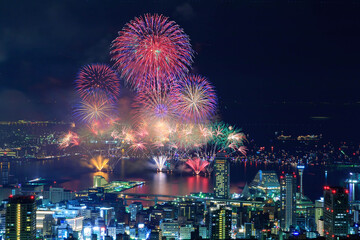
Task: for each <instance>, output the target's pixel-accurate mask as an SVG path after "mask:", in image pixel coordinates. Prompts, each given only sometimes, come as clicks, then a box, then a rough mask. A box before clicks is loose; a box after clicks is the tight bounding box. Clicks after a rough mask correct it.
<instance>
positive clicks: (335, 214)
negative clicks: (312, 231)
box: [324, 186, 349, 239]
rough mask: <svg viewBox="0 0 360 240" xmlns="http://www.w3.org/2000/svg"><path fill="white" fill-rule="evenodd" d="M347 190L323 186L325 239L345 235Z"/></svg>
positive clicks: (347, 219) (347, 214)
mask: <svg viewBox="0 0 360 240" xmlns="http://www.w3.org/2000/svg"><path fill="white" fill-rule="evenodd" d="M348 194H349V191H348V190H347V189H344V188H342V187H328V186H325V187H324V232H325V236H326V238H327V239H334V238H336V237H346V236H347V234H348V231H349V202H348V201H349V196H348Z"/></svg>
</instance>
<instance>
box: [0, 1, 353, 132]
mask: <svg viewBox="0 0 360 240" xmlns="http://www.w3.org/2000/svg"><path fill="white" fill-rule="evenodd" d="M359 10H360V1H358V0H353V1H346V0H339V1H326V0H322V1H316V0H309V1H300V0H288V1H281V0H277V1H270V0H269V1H265V0H257V1H255V0H253V1H246V0H217V1H210V0H192V1H175V0H146V1H137V0H114V1H110V0H98V1H95V0H89V1H85V0H72V1H64V0H61V1H60V0H59V1H48V0H47V1H36V0H34V1H28V0H24V1H19V0H1V1H0V83H1V85H0V86H1V87H0V109H1V113H0V120H16V119H43V120H45V119H58V120H67V119H69V118H70V116H71V104H72V100H73V92H72V91H73V90H72V89H73V80H74V78H75V76H76V73H77V71H78V69H79V68H80V67H81V66H82V65H84V64H89V63H94V62H105V63H110V62H109V53H108V52H109V47H110V43H111V41H112V40H113V39H114V38H115V37H116V36H117V32H118V31H119V30H121V29H122V27H123V26H124V24H125V23H126V22H128V21H129V20H131V19H133V18H134V17H135V16H139V15H142V14H144V13H148V12H149V13H161V14H164V15H165V16H168V17H170V18H171V19H172V20H175V21H176V22H177V23H178V24H179V25H180V26H181V27H182V28H183V29H184V30H185V32H186V33H187V34H188V35H189V36H190V38H191V43H192V45H193V48H194V49H195V51H196V52H197V55H196V57H195V62H194V64H193V70H192V71H193V72H196V73H201V74H202V75H204V76H207V77H208V78H209V80H210V81H212V82H213V84H214V85H215V87H216V89H217V93H218V96H219V103H220V104H219V107H220V110H219V111H220V115H221V116H222V118H223V119H224V120H226V121H228V122H232V123H236V124H238V125H239V126H244V128H245V129H246V126H252V125H264V124H265V125H266V124H290V125H291V124H293V125H294V126H296V124H300V125H301V124H305V125H306V124H310V125H311V124H313V123H314V124H315V125H317V124H323V123H324V124H325V125H326V124H327V122H328V123H329V124H328V125H329V129H330V130H331V128H340V129H341V130H339V131H340V132H342V131H343V130H346V129H350V128H354V129H356V131H357V130H359V127H358V126H357V125H358V122H359V120H360V117H359V115H360V107H359V106H360V104H359V102H360V97H359V93H358V91H359V87H360V82H359V79H360V68H359V66H360V57H359V54H360V45H359V43H360V14H359V12H360V11H359ZM319 116H320V117H328V119H325V120H319V119H318V118H317V120H316V119H315V120H314V118H311V117H319ZM319 122H320V123H319ZM330 123H331V124H330ZM301 126H302V125H301ZM330 130H329V131H330ZM353 131H355V130H353ZM353 131H352V132H353ZM356 135H357V134H356Z"/></svg>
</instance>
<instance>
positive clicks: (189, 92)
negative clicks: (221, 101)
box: [173, 75, 217, 122]
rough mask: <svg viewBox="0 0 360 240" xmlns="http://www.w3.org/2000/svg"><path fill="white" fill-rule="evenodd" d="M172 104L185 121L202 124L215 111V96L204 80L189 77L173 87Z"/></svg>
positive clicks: (193, 76)
mask: <svg viewBox="0 0 360 240" xmlns="http://www.w3.org/2000/svg"><path fill="white" fill-rule="evenodd" d="M173 100H174V104H175V107H176V110H177V112H179V114H180V116H182V118H183V119H184V120H186V121H190V122H204V121H206V120H207V119H209V118H210V117H211V116H212V115H213V114H214V113H215V110H216V105H217V102H216V94H215V90H214V88H213V87H212V86H211V84H210V83H209V82H208V81H207V80H206V78H204V77H201V76H198V75H189V76H187V77H186V78H185V79H183V80H181V81H179V82H178V83H176V84H175V86H174V95H173Z"/></svg>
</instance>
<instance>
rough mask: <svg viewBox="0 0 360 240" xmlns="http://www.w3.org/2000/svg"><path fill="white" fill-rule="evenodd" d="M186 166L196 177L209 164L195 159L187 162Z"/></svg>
mask: <svg viewBox="0 0 360 240" xmlns="http://www.w3.org/2000/svg"><path fill="white" fill-rule="evenodd" d="M186 164H187V165H188V166H189V167H191V169H192V170H194V172H195V174H196V175H199V173H200V172H201V171H202V170H204V169H205V167H206V166H207V165H209V162H208V161H205V160H201V159H200V158H197V157H195V158H192V159H189V160H187V162H186Z"/></svg>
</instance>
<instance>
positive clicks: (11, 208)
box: [5, 196, 36, 240]
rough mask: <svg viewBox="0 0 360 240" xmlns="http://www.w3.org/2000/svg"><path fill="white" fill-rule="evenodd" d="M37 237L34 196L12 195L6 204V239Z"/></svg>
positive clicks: (24, 239) (22, 239)
mask: <svg viewBox="0 0 360 240" xmlns="http://www.w3.org/2000/svg"><path fill="white" fill-rule="evenodd" d="M35 238H36V203H35V197H34V196H10V198H9V201H8V203H7V205H6V230H5V239H11V240H33V239H35Z"/></svg>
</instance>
